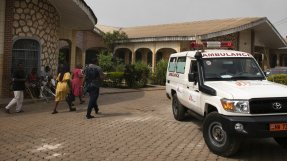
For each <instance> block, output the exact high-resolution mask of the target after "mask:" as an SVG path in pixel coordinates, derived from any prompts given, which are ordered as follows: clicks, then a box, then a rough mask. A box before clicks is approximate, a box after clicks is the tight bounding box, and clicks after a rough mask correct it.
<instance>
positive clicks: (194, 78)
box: [188, 73, 198, 82]
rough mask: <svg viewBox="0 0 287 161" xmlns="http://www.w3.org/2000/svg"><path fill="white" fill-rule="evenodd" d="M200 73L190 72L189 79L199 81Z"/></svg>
mask: <svg viewBox="0 0 287 161" xmlns="http://www.w3.org/2000/svg"><path fill="white" fill-rule="evenodd" d="M197 78H198V73H189V74H188V81H189V82H197Z"/></svg>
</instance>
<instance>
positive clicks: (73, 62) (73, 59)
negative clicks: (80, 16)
mask: <svg viewBox="0 0 287 161" xmlns="http://www.w3.org/2000/svg"><path fill="white" fill-rule="evenodd" d="M76 33H77V31H72V40H71V60H70V64H71V65H70V69H74V68H75V67H76V47H77V46H76V44H77V41H76Z"/></svg>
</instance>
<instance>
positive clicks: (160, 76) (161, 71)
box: [152, 60, 168, 85]
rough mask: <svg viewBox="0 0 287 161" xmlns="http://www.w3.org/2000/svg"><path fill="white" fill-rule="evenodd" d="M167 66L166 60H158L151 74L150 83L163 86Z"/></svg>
mask: <svg viewBox="0 0 287 161" xmlns="http://www.w3.org/2000/svg"><path fill="white" fill-rule="evenodd" d="M167 65H168V61H167V60H160V61H159V62H158V63H157V64H156V68H155V71H154V73H153V74H152V82H153V83H154V84H159V85H165V82H166V69H167Z"/></svg>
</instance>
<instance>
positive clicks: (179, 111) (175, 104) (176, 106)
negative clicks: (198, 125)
mask: <svg viewBox="0 0 287 161" xmlns="http://www.w3.org/2000/svg"><path fill="white" fill-rule="evenodd" d="M172 113H173V116H174V118H175V119H176V120H177V121H183V120H184V119H185V113H186V108H185V107H184V106H183V105H182V104H181V103H180V102H179V100H178V98H177V94H176V93H175V94H173V96H172Z"/></svg>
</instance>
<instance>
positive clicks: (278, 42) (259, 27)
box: [129, 17, 287, 49]
mask: <svg viewBox="0 0 287 161" xmlns="http://www.w3.org/2000/svg"><path fill="white" fill-rule="evenodd" d="M248 29H253V31H254V32H255V36H257V37H258V38H259V39H260V40H261V41H262V42H263V44H264V46H265V47H269V48H273V49H278V48H281V47H286V46H287V43H286V41H285V40H284V39H283V37H282V36H281V35H280V34H279V32H278V31H277V30H276V28H275V27H274V26H273V25H272V24H271V22H270V21H269V20H268V19H267V18H265V17H264V18H260V19H258V20H257V21H253V22H251V23H247V24H243V25H240V26H238V27H235V28H229V29H225V30H221V31H218V32H211V33H206V34H202V35H197V37H200V39H202V40H206V39H210V38H214V37H219V36H224V35H228V34H232V33H236V32H241V31H243V30H248ZM195 39H196V38H195V36H160V37H142V38H130V39H129V42H151V41H191V40H195Z"/></svg>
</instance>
